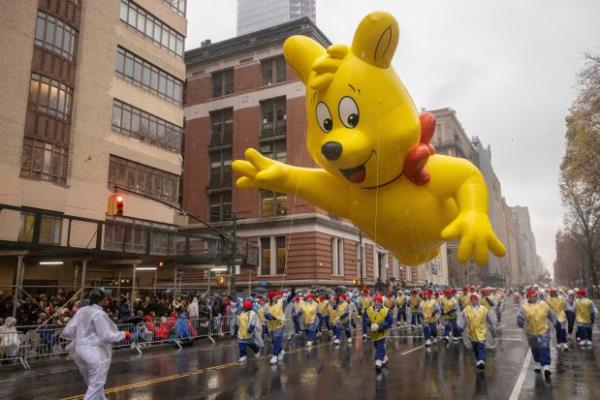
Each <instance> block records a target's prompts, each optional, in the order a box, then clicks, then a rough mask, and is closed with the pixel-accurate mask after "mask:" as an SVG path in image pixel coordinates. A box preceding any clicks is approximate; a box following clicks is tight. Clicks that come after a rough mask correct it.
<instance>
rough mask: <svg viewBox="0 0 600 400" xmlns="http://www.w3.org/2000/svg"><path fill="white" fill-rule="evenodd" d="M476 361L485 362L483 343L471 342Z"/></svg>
mask: <svg viewBox="0 0 600 400" xmlns="http://www.w3.org/2000/svg"><path fill="white" fill-rule="evenodd" d="M471 344H472V345H473V354H475V360H476V361H485V342H471Z"/></svg>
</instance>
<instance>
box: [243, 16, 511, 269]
mask: <svg viewBox="0 0 600 400" xmlns="http://www.w3.org/2000/svg"><path fill="white" fill-rule="evenodd" d="M398 39H399V28H398V24H397V22H396V20H395V19H394V17H393V16H392V15H391V14H389V13H386V12H372V13H370V14H368V15H367V16H366V17H365V18H364V19H363V20H362V21H361V22H360V24H359V26H358V28H357V30H356V32H355V35H354V39H353V42H352V45H351V46H347V45H344V44H333V45H331V46H329V47H328V48H324V47H323V46H321V44H319V43H318V42H317V41H315V40H313V39H311V38H309V37H306V36H291V37H290V38H288V39H287V40H286V41H285V43H284V45H283V53H284V56H285V59H286V61H287V62H288V64H290V65H291V67H292V68H293V69H294V70H295V71H296V73H297V74H298V76H299V77H300V79H301V80H302V82H303V83H304V84H305V85H306V96H305V99H306V103H305V106H306V127H307V128H306V132H307V133H306V147H307V150H308V153H309V154H310V155H311V157H312V158H313V160H314V161H315V163H316V164H317V165H318V166H319V167H318V168H309V167H304V166H302V167H301V166H292V165H288V164H285V163H282V162H279V161H277V160H273V159H271V158H268V157H266V156H263V155H261V154H260V153H259V152H258V151H257V150H255V149H252V148H249V149H246V151H245V152H244V157H245V159H244V160H235V161H234V162H233V164H232V167H233V169H234V170H235V171H236V172H237V173H238V174H239V177H238V178H237V180H236V185H237V186H238V187H239V188H241V189H247V188H253V189H264V190H269V191H274V192H280V193H287V194H288V195H289V196H300V197H302V198H304V199H305V200H307V201H308V202H310V203H312V204H313V205H316V206H317V207H320V208H322V209H325V210H327V211H329V212H331V213H333V214H336V215H337V216H339V217H342V218H346V219H348V220H350V221H351V222H352V223H354V224H355V225H356V226H357V227H359V229H361V230H362V231H363V232H365V233H366V234H367V235H368V236H369V237H371V238H375V239H376V241H377V243H378V244H379V245H381V246H382V247H383V248H386V249H388V250H390V251H391V252H393V254H394V255H395V257H396V258H397V259H398V261H399V262H400V263H402V264H405V265H410V266H416V265H419V264H423V263H425V262H426V261H428V260H431V259H433V258H434V257H436V256H437V255H438V254H439V251H440V246H441V245H442V243H443V242H444V241H449V240H454V239H459V245H458V250H457V259H458V261H459V262H461V263H465V262H467V261H468V260H469V259H470V258H474V260H475V262H476V263H477V264H478V265H480V266H484V265H486V263H487V261H488V257H489V251H490V250H491V251H492V253H494V254H495V255H496V256H499V257H500V256H503V255H504V254H505V253H506V250H505V247H504V245H503V244H502V243H501V242H500V240H499V239H498V238H497V236H496V234H495V233H494V231H493V229H492V224H491V223H490V219H489V217H488V214H487V212H488V192H487V187H486V183H485V180H484V178H483V175H482V173H481V172H480V171H479V170H478V169H477V167H475V166H474V165H473V164H472V163H470V162H469V161H467V160H466V159H462V158H457V157H451V156H446V155H439V154H435V149H434V148H433V146H432V145H431V144H430V143H429V142H430V140H431V137H432V135H433V132H434V130H435V126H436V120H435V116H434V115H433V114H431V113H423V114H421V115H420V116H419V114H418V113H417V108H416V107H415V105H414V103H413V101H412V99H411V97H410V94H409V92H408V90H407V89H406V87H405V86H404V85H403V83H402V82H401V80H400V78H399V77H398V76H397V75H396V72H395V71H394V70H393V68H392V67H391V61H392V58H393V56H394V52H395V51H396V46H397V44H398ZM307 165H308V163H307Z"/></svg>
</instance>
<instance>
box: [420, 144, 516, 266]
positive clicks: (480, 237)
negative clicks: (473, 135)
mask: <svg viewBox="0 0 600 400" xmlns="http://www.w3.org/2000/svg"><path fill="white" fill-rule="evenodd" d="M427 169H428V170H429V173H430V175H431V179H430V181H429V183H428V184H427V187H428V189H429V190H430V191H431V192H432V193H434V194H435V195H436V196H438V198H440V200H443V199H445V198H449V197H450V198H453V199H454V200H455V201H456V204H457V207H458V215H457V217H456V218H455V219H454V220H453V221H452V222H451V223H450V224H449V225H448V226H446V227H445V228H444V230H442V232H441V237H442V239H444V240H452V239H456V238H460V243H459V246H458V252H457V258H458V260H459V261H460V262H462V263H465V262H467V261H468V259H469V258H471V257H473V258H474V259H475V262H476V263H477V264H478V265H480V266H484V265H486V264H487V262H488V257H489V254H488V253H489V251H490V250H491V251H492V253H494V254H495V255H497V256H498V257H502V256H503V255H504V254H506V249H505V247H504V245H503V244H502V242H501V241H500V240H499V239H498V238H497V236H496V234H495V233H494V230H493V228H492V224H491V222H490V219H489V217H488V215H487V212H488V193H487V186H486V184H485V180H484V179H483V175H482V174H481V172H480V171H479V170H478V169H477V168H476V167H475V166H474V165H473V164H471V163H470V162H469V161H467V160H465V159H461V158H455V157H449V156H442V155H434V156H432V157H430V158H429V161H428V163H427Z"/></svg>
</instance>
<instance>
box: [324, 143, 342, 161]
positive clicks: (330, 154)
mask: <svg viewBox="0 0 600 400" xmlns="http://www.w3.org/2000/svg"><path fill="white" fill-rule="evenodd" d="M342 151H343V148H342V144H341V143H338V142H327V143H325V144H324V145H323V146H321V153H322V154H323V155H324V156H325V158H326V159H328V160H329V161H335V160H337V159H338V158H340V156H341V155H342Z"/></svg>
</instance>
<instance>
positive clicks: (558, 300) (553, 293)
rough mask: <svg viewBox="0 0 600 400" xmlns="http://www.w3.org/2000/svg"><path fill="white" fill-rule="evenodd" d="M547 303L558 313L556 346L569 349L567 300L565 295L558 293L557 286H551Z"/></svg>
mask: <svg viewBox="0 0 600 400" xmlns="http://www.w3.org/2000/svg"><path fill="white" fill-rule="evenodd" d="M546 303H548V305H549V306H550V308H551V309H552V311H553V312H554V314H555V315H556V324H555V326H554V328H555V329H556V348H557V349H562V350H568V349H569V345H568V344H567V314H566V309H567V301H566V300H565V298H564V297H563V296H559V295H558V291H557V290H556V288H550V297H548V298H547V299H546Z"/></svg>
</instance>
